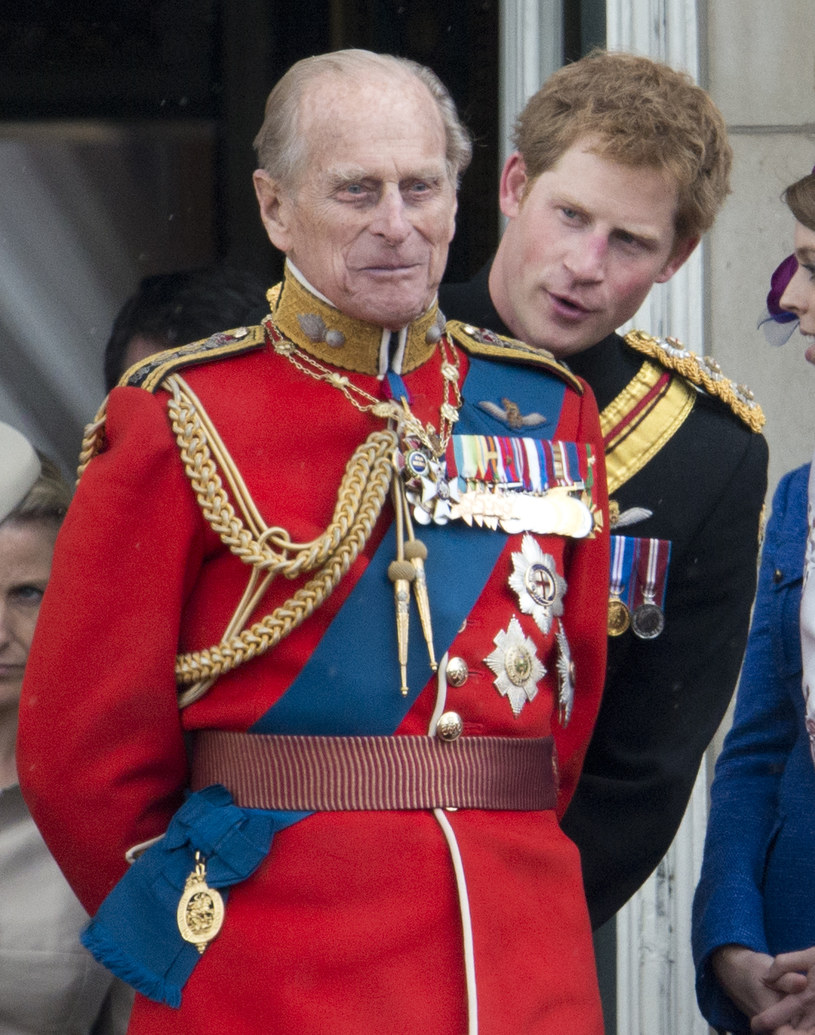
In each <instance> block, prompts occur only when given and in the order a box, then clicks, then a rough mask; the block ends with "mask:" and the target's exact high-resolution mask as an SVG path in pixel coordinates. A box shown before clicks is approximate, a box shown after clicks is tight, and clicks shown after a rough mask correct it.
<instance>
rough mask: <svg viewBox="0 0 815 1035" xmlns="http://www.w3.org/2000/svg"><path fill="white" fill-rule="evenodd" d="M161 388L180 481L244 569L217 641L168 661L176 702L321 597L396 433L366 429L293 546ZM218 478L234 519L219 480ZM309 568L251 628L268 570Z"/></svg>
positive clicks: (99, 423)
mask: <svg viewBox="0 0 815 1035" xmlns="http://www.w3.org/2000/svg"><path fill="white" fill-rule="evenodd" d="M162 387H163V388H166V389H167V390H168V391H169V392H170V399H169V402H168V410H169V414H170V420H171V423H172V428H173V432H174V434H175V436H176V441H177V443H178V446H179V450H180V452H181V459H182V461H183V463H184V470H185V473H186V475H187V477H188V478H189V480H190V483H191V485H192V488H193V491H194V492H195V497H196V500H197V502H198V505H199V507H200V508H201V511H202V513H203V515H204V518H205V519H206V521H207V522H208V524H209V525H210V527H211V528H212V530H213V531H214V532H215V533H216V535H218V536H219V538H220V539H221V541H222V542H223V543H224V544H225V545H226V546H228V547H229V549H230V550H231V551H232V553H234V554H235V555H236V556H237V557H239V558H240V560H241V561H243V562H244V564H248V565H249V566H250V567H251V569H252V571H251V574H250V576H249V581H248V583H247V585H246V589H245V590H244V593H243V596H242V597H241V600H240V602H239V603H238V605H237V607H236V609H235V612H234V614H233V616H232V618H231V620H230V622H229V624H228V626H227V628H226V629H225V630H224V635H223V638H222V639H221V642H220V643H218V644H215V645H214V646H212V647H209V648H206V649H204V650H200V651H192V652H190V653H187V654H181V655H179V656H178V657H177V658H176V666H175V674H176V680H177V682H178V683H179V685H182V686H186V687H187V689H185V690H183V691H182V692H181V693H180V694H179V698H178V703H179V707H180V708H186V707H187V706H188V705H190V704H192V703H193V702H194V701H197V700H199V699H200V698H201V697H203V696H204V694H205V693H206V692H207V690H209V688H210V687H211V686H212V684H213V683H214V682H215V680H216V679H217V678H218V676H220V675H223V674H224V673H226V672H229V671H231V670H232V669H233V668H236V667H237V666H238V665H241V664H243V663H244V662H246V661H249V660H250V659H251V658H254V657H257V656H258V655H260V654H264V653H265V652H266V651H268V650H270V649H271V648H272V647H274V646H276V645H277V644H278V643H279V642H280V641H281V640H282V639H284V638H285V637H286V636H288V635H289V633H291V632H292V631H293V630H294V629H296V628H297V627H298V626H299V625H300V624H301V623H302V622H303V621H305V619H306V618H308V617H309V615H311V614H313V612H314V611H315V610H316V609H317V608H318V607H319V606H320V605H321V604H322V603H323V602H324V601H325V600H326V599H327V598H328V596H329V595H330V594H331V593H332V592H333V590H334V589H335V587H336V586H337V585H338V583H339V582H340V580H341V579H342V578H343V576H344V575H345V574H346V572H347V571H348V569H349V568H350V566H351V565H352V564H353V563H354V561H355V560H356V558H357V557H358V556H359V553H360V552H361V550H362V549H363V548H364V546H365V544H366V542H367V541H368V539H369V538H370V535H371V531H372V530H373V527H374V525H375V523H376V520H377V518H378V517H379V514H380V513H381V511H382V507H383V505H384V502H385V499H386V497H387V494H388V490H389V488H390V484H391V479H392V474H393V466H392V457H393V454H394V451H395V449H396V448H397V436H396V432H395V431H392V430H390V429H382V430H380V431H375V432H372V433H371V434H370V435H369V436H368V438H367V439H366V440H365V442H363V443H362V444H361V445H360V446H359V447H358V448H357V449H356V451H355V452H354V454H353V456H352V457H351V459H350V460H349V462H348V464H347V466H346V469H345V473H344V475H343V478H342V482H341V483H340V488H339V492H338V494H337V505H336V507H335V509H334V515H333V517H332V519H331V523H330V524H329V525H328V527H327V528H326V530H325V532H323V534H322V535H320V536H318V537H317V538H316V539H314V540H312V542H310V543H293V542H292V541H291V537H290V536H289V533H288V532H287V531H286V530H285V529H284V528H280V527H278V526H274V527H269V526H268V525H266V524H265V523H264V521H263V518H262V517H261V516H260V513H259V512H258V510H257V507H256V506H255V504H254V501H253V500H252V497H251V495H250V493H249V490H248V488H247V486H246V484H245V482H244V480H243V478H242V477H241V474H240V472H239V471H238V469H237V466H236V465H235V463H234V461H233V460H232V458H231V456H230V455H229V452H228V450H227V448H226V446H225V444H224V442H223V440H222V439H221V437H220V435H219V434H218V432H217V430H216V429H215V427H214V426H213V425H212V423H211V421H210V419H209V417H208V415H207V413H206V411H205V410H204V407H203V406H202V405H201V403H200V401H199V400H198V398H197V397H196V396H195V394H194V393H193V391H192V389H191V388H190V387H189V385H187V384H186V383H185V382H184V380H183V378H181V377H180V375H178V374H173V375H171V376H170V377H168V378H167V379H166V380H165V381H164V383H163V385H162ZM104 417H105V407H104V405H103V406H102V408H101V409H100V411H99V412H98V413H97V414H96V416H95V418H94V420H93V422H92V423H91V424H89V425H88V427H87V428H86V431H85V438H84V440H83V443H82V450H81V453H80V466H79V475H81V474H82V472H83V471H84V469H85V468H86V467H87V465H88V463H89V462H90V460H91V459H92V458H93V456H95V455H96V453H98V452H101V450H102V449H103V448H104ZM219 468H220V470H221V472H222V473H223V475H224V478H225V479H226V482H227V484H228V486H229V489H230V491H231V493H232V496H233V498H234V499H235V501H236V503H237V505H238V507H239V509H240V511H241V516H239V515H238V514H237V513H236V512H235V508H234V507H233V505H232V503H231V502H230V499H229V496H228V495H227V493H226V491H225V489H224V487H223V481H222V479H221V475H220V474H219V470H218V469H219ZM317 568H319V569H320V570H319V571H317V573H316V575H315V576H314V577H313V578H312V579H310V580H309V581H308V582H307V583H306V584H305V585H304V586H302V587H301V588H300V589H298V590H297V591H296V592H295V593H294V594H293V595H292V596H291V597H290V598H289V599H288V600H287V601H286V602H285V603H284V604H282V605H280V606H279V607H276V608H275V609H274V611H272V612H271V614H268V615H266V617H265V618H263V619H261V620H260V621H259V622H255V623H253V624H252V625H251V626H248V627H245V623H246V622H247V620H248V618H249V615H250V614H251V613H252V611H254V609H255V608H256V607H257V604H258V602H259V601H260V599H261V598H262V596H263V594H264V593H265V592H266V590H267V589H268V587H269V585H270V584H271V582H272V580H273V579H274V577H275V576H276V575H283V576H284V577H285V578H295V577H297V576H298V575H300V574H302V573H304V572H311V571H314V570H315V569H317Z"/></svg>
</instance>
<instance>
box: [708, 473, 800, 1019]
mask: <svg viewBox="0 0 815 1035" xmlns="http://www.w3.org/2000/svg"><path fill="white" fill-rule="evenodd" d="M807 479H808V467H803V468H799V469H798V470H796V471H793V472H791V473H789V474H787V475H786V476H785V477H784V478H783V479H782V481H781V483H780V484H779V486H778V489H777V491H776V493H775V496H774V499H773V508H772V517H771V520H770V522H769V525H768V528H767V537H766V541H765V544H764V550H763V554H762V561H761V568H760V572H759V581H758V592H757V596H756V602H755V609H754V613H753V621H752V626H751V629H750V636H749V640H748V644H747V653H746V655H745V660H744V667H743V669H742V675H741V680H740V683H739V688H738V693H737V698H736V708H735V713H734V718H733V725H732V727H731V729H730V731H729V733H728V735H727V737H726V739H725V743H724V747H723V749H722V753H721V755H720V756H719V759H718V761H717V764H716V773H715V778H714V782H713V787H712V789H711V808H710V817H709V820H708V827H707V836H706V840H705V850H704V859H703V863H702V873H701V877H700V881H699V885H698V887H697V889H696V895H695V899H694V906H693V928H692V942H693V956H694V963H695V966H696V993H697V999H698V1002H699V1008H700V1010H701V1012H702V1014H703V1015H704V1016H705V1017H706V1018H707V1020H708V1021H709V1022H710V1023H711V1024H712V1025H713V1026H714V1027H719V1028H722V1029H726V1030H728V1031H734V1032H741V1031H745V1032H746V1031H749V1022H748V1021H747V1019H746V1018H745V1017H744V1015H743V1014H742V1013H741V1012H740V1011H738V1010H737V1009H736V1008H735V1007H734V1005H733V1003H732V1002H731V1000H730V999H729V998H728V997H727V996H726V995H725V994H724V992H723V991H722V989H721V987H720V986H719V984H718V982H717V981H716V978H715V976H714V974H713V970H712V967H711V965H710V959H711V955H712V953H713V952H714V950H715V949H717V948H719V947H721V946H723V945H727V944H733V943H735V944H739V945H745V946H747V947H748V948H751V949H754V950H756V951H757V952H768V951H770V950H769V947H768V944H767V939H766V935H765V931H764V902H763V896H762V876H763V871H764V865H765V860H766V857H767V850H768V847H769V845H770V843H771V839H772V837H773V832H774V829H775V827H776V823H777V806H778V794H779V786H780V783H781V779H782V776H783V772H784V768H785V764H786V761H787V759H788V757H789V755H790V752H791V750H792V748H793V745H794V744H795V741H796V738H797V736H798V733H799V730H798V719H797V714H796V710H795V708H794V706H793V703H792V697H791V693H793V692H796V693H798V694H800V693H801V688H800V686H801V654H800V638H799V632H798V628H799V627H798V611H799V606H800V595H801V580H802V573H803V561H804V548H805V542H806V501H807Z"/></svg>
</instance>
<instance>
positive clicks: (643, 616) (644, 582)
mask: <svg viewBox="0 0 815 1035" xmlns="http://www.w3.org/2000/svg"><path fill="white" fill-rule="evenodd" d="M636 542H637V546H636V549H637V561H636V571H637V580H638V586H637V589H638V592H641V593H642V599H641V602H640V603H639V604H637V606H636V607H635V608H634V611H633V613H632V615H631V629H632V631H633V633H634V635H635V636H638V637H639V638H640V639H641V640H653V639H656V637H657V636H659V634H660V633H661V632H662V630H663V629H664V628H665V613H664V611H663V610H662V607H661V606H660V605H659V604H658V603H657V602H656V601H657V597H659V599H660V600H662V598H663V597H664V594H665V581H666V577H667V574H668V559H669V557H670V548H671V544H670V543H669V542H668V541H667V540H662V539H638V540H637V541H636ZM635 599H636V598H635Z"/></svg>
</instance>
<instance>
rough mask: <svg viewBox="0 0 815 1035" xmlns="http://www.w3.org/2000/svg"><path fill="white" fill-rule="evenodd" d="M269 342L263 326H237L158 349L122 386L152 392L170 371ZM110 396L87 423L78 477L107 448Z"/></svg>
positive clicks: (134, 368)
mask: <svg viewBox="0 0 815 1035" xmlns="http://www.w3.org/2000/svg"><path fill="white" fill-rule="evenodd" d="M265 341H266V335H265V333H264V330H263V328H262V327H236V328H233V329H232V330H229V331H222V332H219V333H218V334H213V335H212V336H211V337H210V338H202V339H201V340H200V341H193V342H190V343H189V344H188V345H182V346H181V347H180V348H178V349H172V350H169V349H168V350H166V351H165V352H157V353H156V354H155V355H153V356H150V357H148V358H147V359H146V360H143V361H142V362H140V363H136V364H134V366H132V367H129V368H128V369H127V370H126V371H125V372H124V374H122V376H121V378H120V379H119V385H121V386H127V385H131V386H134V387H136V388H143V389H145V391H148V392H156V391H157V390H158V389H159V388H160V387H161V384H162V381H163V380H164V379H165V378H166V377H168V376H169V375H170V374H174V373H176V372H177V371H178V370H181V369H183V368H184V367H189V366H198V365H200V364H202V363H212V362H214V361H215V360H216V359H224V358H228V357H230V356H242V355H244V353H246V352H251V351H252V350H253V349H257V348H260V347H261V346H262V345H263V344H264V343H265ZM107 403H108V401H107V398H105V400H104V402H103V403H102V405H101V406H100V407H99V410H98V411H97V413H96V414H95V416H94V418H93V420H92V421H91V422H90V424H87V425H86V426H85V433H84V435H83V437H82V445H81V447H80V450H79V463H78V466H77V473H76V480H77V481H79V479H80V478H81V477H82V473H83V471H84V470H85V468H86V467H87V466H88V464H89V463H90V461H91V460H92V459H93V458H94V457H95V456H96V455H97V454H98V453H101V452H102V451H103V450H104V448H105V418H106V416H107Z"/></svg>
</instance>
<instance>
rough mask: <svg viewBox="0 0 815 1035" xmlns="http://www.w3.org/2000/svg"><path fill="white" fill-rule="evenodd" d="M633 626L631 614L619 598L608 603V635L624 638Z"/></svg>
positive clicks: (611, 599) (611, 598)
mask: <svg viewBox="0 0 815 1035" xmlns="http://www.w3.org/2000/svg"><path fill="white" fill-rule="evenodd" d="M630 625H631V613H630V612H629V610H628V608H627V607H626V606H625V604H624V603H623V602H622V600H620V598H619V597H615V596H612V597H610V598H609V601H608V635H609V636H622V634H623V633H624V632H625V631H626V630H627V629H628V628H629V626H630Z"/></svg>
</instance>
